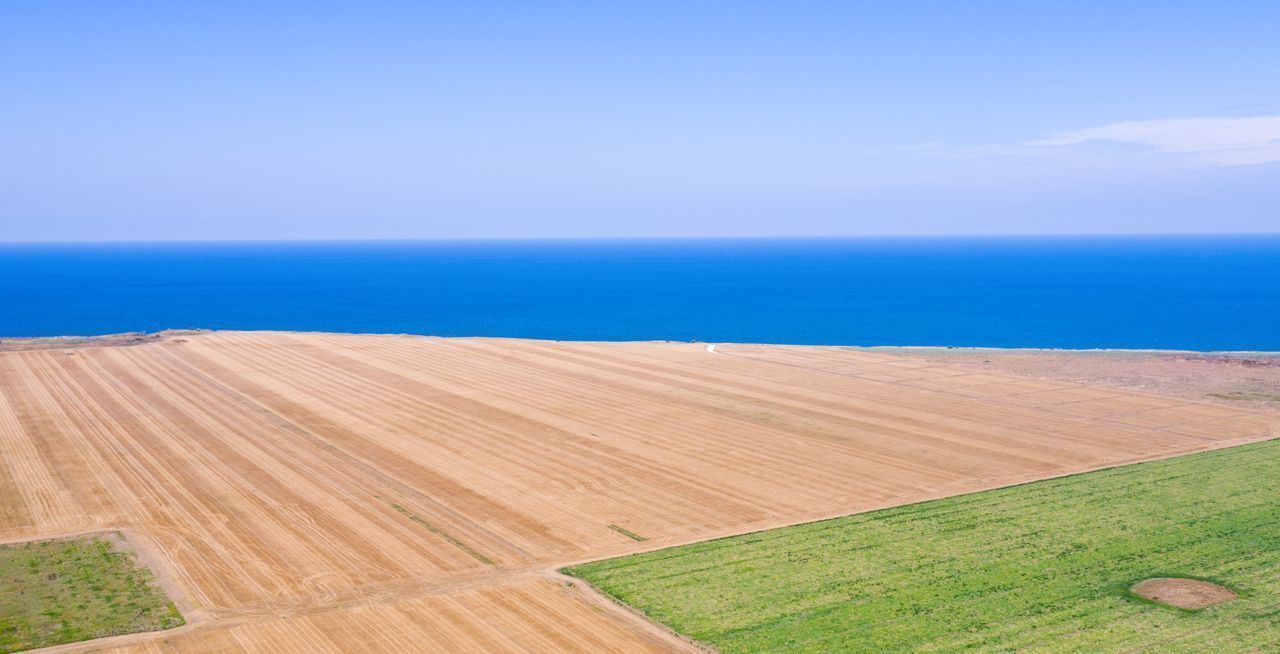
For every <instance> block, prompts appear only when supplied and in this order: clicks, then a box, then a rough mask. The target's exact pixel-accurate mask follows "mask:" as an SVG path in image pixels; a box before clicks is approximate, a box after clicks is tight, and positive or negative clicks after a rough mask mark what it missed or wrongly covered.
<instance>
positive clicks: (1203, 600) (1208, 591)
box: [1129, 577, 1238, 609]
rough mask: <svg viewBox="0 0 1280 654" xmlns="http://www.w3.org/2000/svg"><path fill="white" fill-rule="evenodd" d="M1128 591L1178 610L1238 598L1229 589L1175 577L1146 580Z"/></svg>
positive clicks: (1204, 606)
mask: <svg viewBox="0 0 1280 654" xmlns="http://www.w3.org/2000/svg"><path fill="white" fill-rule="evenodd" d="M1129 590H1132V591H1133V592H1134V593H1136V594H1137V595H1139V596H1141V597H1145V598H1146V599H1149V600H1151V601H1153V602H1159V603H1161V604H1168V605H1169V606H1176V607H1178V608H1180V609H1203V608H1207V607H1210V606H1214V605H1217V604H1222V603H1223V602H1230V601H1231V600H1233V599H1235V598H1236V597H1238V595H1236V594H1235V592H1234V591H1232V590H1231V589H1230V588H1224V587H1222V586H1219V585H1218V584H1214V583H1210V582H1207V581H1200V580H1199V579H1179V578H1177V577H1156V578H1154V579H1146V580H1143V581H1140V582H1138V583H1136V584H1134V585H1133V588H1130V589H1129Z"/></svg>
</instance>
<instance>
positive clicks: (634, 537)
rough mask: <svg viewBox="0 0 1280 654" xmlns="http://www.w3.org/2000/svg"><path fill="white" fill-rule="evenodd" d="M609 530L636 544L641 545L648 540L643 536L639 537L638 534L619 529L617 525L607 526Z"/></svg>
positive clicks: (622, 528) (623, 528)
mask: <svg viewBox="0 0 1280 654" xmlns="http://www.w3.org/2000/svg"><path fill="white" fill-rule="evenodd" d="M609 528H610V529H612V530H614V531H616V532H618V533H619V534H622V535H623V536H626V537H627V538H630V539H631V540H634V541H636V542H638V543H643V542H645V541H647V540H649V539H648V538H645V537H644V536H641V535H640V534H637V533H636V532H634V531H631V530H630V529H627V528H625V527H619V526H618V525H609Z"/></svg>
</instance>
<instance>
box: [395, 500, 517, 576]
mask: <svg viewBox="0 0 1280 654" xmlns="http://www.w3.org/2000/svg"><path fill="white" fill-rule="evenodd" d="M390 504H391V508H393V509H395V510H397V511H399V512H400V513H402V514H404V516H405V517H406V518H409V519H410V520H412V521H413V522H415V523H417V524H419V525H421V526H422V527H423V528H425V529H426V530H427V531H429V532H431V533H433V534H435V535H437V536H439V537H441V538H443V539H445V540H446V541H448V543H449V544H450V545H452V546H454V547H456V548H458V549H460V550H462V551H463V552H466V553H467V554H468V555H469V556H470V557H471V558H473V559H475V560H477V561H479V562H481V563H483V564H485V565H493V560H492V559H490V558H489V557H487V556H485V555H484V554H481V553H480V552H477V551H476V550H475V549H473V548H472V547H471V546H470V545H467V544H466V543H464V542H462V541H460V540H458V539H457V538H455V537H454V536H453V534H450V533H449V532H447V531H445V530H443V529H441V528H439V527H437V526H435V525H433V524H431V523H430V522H427V521H426V520H423V519H422V518H421V517H420V516H419V515H418V514H416V513H414V512H412V511H410V510H409V509H406V508H404V507H403V506H400V505H399V504H396V503H395V502H391V503H390Z"/></svg>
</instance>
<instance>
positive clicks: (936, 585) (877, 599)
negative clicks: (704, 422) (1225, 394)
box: [566, 441, 1280, 653]
mask: <svg viewBox="0 0 1280 654" xmlns="http://www.w3.org/2000/svg"><path fill="white" fill-rule="evenodd" d="M797 483H804V482H803V480H797ZM566 572H568V573H569V574H572V575H575V576H578V577H581V578H583V579H585V580H587V581H589V582H591V583H592V584H594V585H595V586H596V587H598V588H600V589H601V590H603V591H604V592H606V593H607V594H609V595H612V596H613V597H615V598H617V599H618V600H620V601H622V602H624V603H626V604H629V605H631V606H633V607H636V608H638V609H640V610H641V611H643V612H644V613H646V614H647V615H649V616H651V617H652V618H654V619H655V620H658V621H659V622H662V623H664V624H666V625H668V626H670V627H672V628H673V629H675V630H676V631H678V632H680V633H682V634H684V635H686V636H689V637H691V638H694V639H696V640H699V641H702V642H704V643H710V644H712V645H714V646H716V647H718V648H720V649H721V651H723V652H726V653H728V652H907V651H910V652H955V651H995V652H1006V651H1032V652H1120V651H1127V652H1132V651H1141V652H1147V651H1150V652H1197V653H1199V652H1244V651H1259V652H1261V651H1266V652H1272V651H1280V441H1269V442H1265V443H1259V444H1254V445H1247V446H1242V447H1236V448H1232V449H1227V450H1219V451H1216V452H1209V453H1204V454H1197V455H1192V456H1186V457H1181V458H1178V459H1171V460H1166V461H1159V462H1154V463H1145V464H1139V465H1133V466H1128V467H1124V468H1116V469H1112V470H1105V471H1100V472H1094V473H1088V474H1083V475H1077V476H1074V477H1067V478H1062V479H1056V480H1050V481H1043V482H1037V483H1034V484H1027V485H1024V486H1018V487H1013V488H1006V489H1001V490H997V491H990V492H984V493H975V494H972V495H964V496H960V497H953V498H948V499H945V500H939V501H934V502H927V503H922V504H916V505H912V506H905V507H899V508H895V509H889V510H884V511H878V512H875V513H867V514H862V515H856V516H850V517H845V518H839V519H836V520H827V521H823V522H818V523H811V524H806V525H800V526H796V527H788V528H783V529H776V530H772V531H767V532H761V533H756V534H749V535H745V536H737V537H733V538H726V539H721V540H716V541H709V542H705V543H698V544H695V545H688V546H684V547H677V548H671V549H666V550H661V551H657V552H652V553H649V554H641V555H636V556H630V557H624V558H619V559H613V560H609V561H602V562H597V563H591V564H587V565H582V566H577V567H574V568H570V569H568V570H566ZM1151 576H1191V577H1200V578H1206V579H1211V580H1214V581H1217V582H1218V583H1221V584H1224V585H1226V586H1228V587H1230V588H1232V589H1234V590H1236V591H1237V592H1239V593H1240V594H1241V597H1240V598H1239V599H1237V600H1235V601H1233V602H1230V603H1227V604H1221V605H1218V606H1215V607H1210V608H1207V609H1203V610H1201V611H1194V612H1192V611H1184V610H1181V609H1174V608H1169V607H1165V606H1160V605H1155V604H1151V603H1148V602H1145V601H1143V600H1141V599H1138V598H1135V597H1132V596H1130V595H1128V593H1127V589H1128V587H1129V585H1130V584H1131V583H1132V582H1134V581H1137V580H1140V579H1143V578H1146V577H1151Z"/></svg>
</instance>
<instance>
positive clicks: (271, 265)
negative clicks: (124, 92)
mask: <svg viewBox="0 0 1280 654" xmlns="http://www.w3.org/2000/svg"><path fill="white" fill-rule="evenodd" d="M181 327H207V328H215V329H288V330H320V331H340V332H396V333H399V332H405V333H416V334H437V335H444V336H519V337H530V338H547V339H579V340H583V339H595V340H648V339H671V340H691V339H698V340H703V341H740V342H741V341H750V342H766V343H806V344H848V345H956V346H998V347H1063V348H1094V347H1113V348H1180V349H1193V350H1224V349H1225V350H1236V349H1251V350H1280V236H1247V237H1240V236H1232V237H1226V236H1222V237H1204V236H1197V237H1107V238H1101V237H1056V238H1012V237H1009V238H868V239H822V240H817V239H813V240H809V239H794V240H752V239H745V240H642V241H552V242H528V241H526V242H516V241H505V242H479V241H471V242H463V241H456V242H348V243H250V244H159V245H155V244H148V245H143V244H123V245H122V244H113V245H48V244H41V245H0V336H34V335H62V334H103V333H112V332H124V331H143V330H145V331H152V330H158V329H165V328H181Z"/></svg>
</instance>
